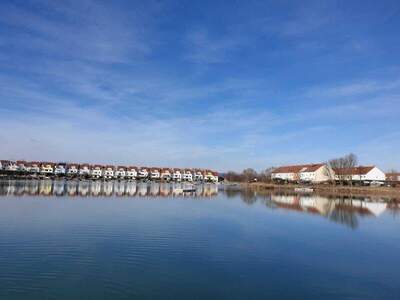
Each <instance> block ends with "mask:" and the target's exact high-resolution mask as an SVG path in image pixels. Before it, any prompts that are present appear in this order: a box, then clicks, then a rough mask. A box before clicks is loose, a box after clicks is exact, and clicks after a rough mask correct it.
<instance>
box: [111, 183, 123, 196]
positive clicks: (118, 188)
mask: <svg viewBox="0 0 400 300" xmlns="http://www.w3.org/2000/svg"><path fill="white" fill-rule="evenodd" d="M114 191H115V194H116V195H117V196H123V195H124V194H125V182H124V181H119V182H115V185H114Z"/></svg>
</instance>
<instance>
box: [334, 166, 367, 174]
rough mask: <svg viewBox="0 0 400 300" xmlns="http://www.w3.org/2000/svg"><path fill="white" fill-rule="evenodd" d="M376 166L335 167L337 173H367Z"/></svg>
mask: <svg viewBox="0 0 400 300" xmlns="http://www.w3.org/2000/svg"><path fill="white" fill-rule="evenodd" d="M373 168H375V166H359V167H354V168H341V169H338V168H335V169H333V170H334V171H335V174H336V175H365V174H367V173H368V172H369V171H371V170H372V169H373Z"/></svg>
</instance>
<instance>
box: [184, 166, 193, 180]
mask: <svg viewBox="0 0 400 300" xmlns="http://www.w3.org/2000/svg"><path fill="white" fill-rule="evenodd" d="M182 179H183V180H184V181H189V182H191V181H193V174H192V171H191V170H189V169H185V170H184V171H183V178H182Z"/></svg>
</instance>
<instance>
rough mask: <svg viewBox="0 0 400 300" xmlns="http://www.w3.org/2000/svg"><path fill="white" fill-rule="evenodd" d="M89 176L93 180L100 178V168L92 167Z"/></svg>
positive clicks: (101, 172)
mask: <svg viewBox="0 0 400 300" xmlns="http://www.w3.org/2000/svg"><path fill="white" fill-rule="evenodd" d="M90 176H91V177H93V178H101V177H102V176H103V170H102V168H101V167H100V166H94V167H92V169H91V170H90Z"/></svg>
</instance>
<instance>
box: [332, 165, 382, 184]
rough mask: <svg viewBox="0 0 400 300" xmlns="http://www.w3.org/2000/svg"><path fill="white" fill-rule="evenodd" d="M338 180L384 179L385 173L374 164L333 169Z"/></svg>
mask: <svg viewBox="0 0 400 300" xmlns="http://www.w3.org/2000/svg"><path fill="white" fill-rule="evenodd" d="M334 172H335V179H336V180H338V181H385V180H386V175H385V173H383V172H382V171H381V170H380V169H379V168H377V167H376V166H359V167H353V168H342V169H334Z"/></svg>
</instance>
